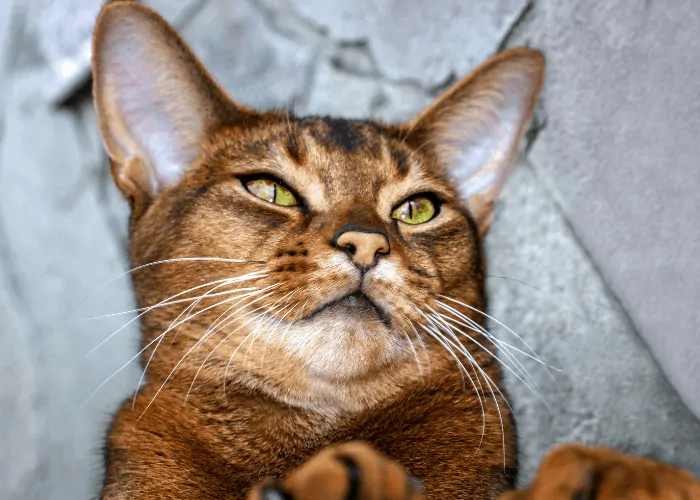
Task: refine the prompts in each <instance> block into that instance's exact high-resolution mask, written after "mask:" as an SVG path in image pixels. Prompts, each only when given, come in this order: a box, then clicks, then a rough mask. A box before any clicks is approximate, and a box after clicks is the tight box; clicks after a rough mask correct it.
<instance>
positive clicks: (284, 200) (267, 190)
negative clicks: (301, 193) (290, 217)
mask: <svg viewBox="0 0 700 500" xmlns="http://www.w3.org/2000/svg"><path fill="white" fill-rule="evenodd" d="M243 185H244V186H245V188H246V189H247V190H248V192H249V193H250V194H252V195H253V196H257V197H258V198H260V199H261V200H265V201H266V202H268V203H274V204H275V205H281V206H283V207H293V206H296V205H297V199H296V198H295V197H294V195H293V194H292V192H291V191H290V190H289V189H287V188H286V187H284V185H283V184H282V183H281V182H279V181H275V180H272V179H266V178H258V179H250V180H247V181H244V182H243Z"/></svg>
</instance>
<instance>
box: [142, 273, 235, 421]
mask: <svg viewBox="0 0 700 500" xmlns="http://www.w3.org/2000/svg"><path fill="white" fill-rule="evenodd" d="M229 284H230V282H229V281H226V282H224V283H220V284H218V285H216V286H215V287H214V288H212V289H210V290H208V291H207V292H206V293H205V294H203V295H201V296H200V297H198V299H197V300H196V301H195V302H193V303H192V304H190V305H189V306H187V307H186V308H185V309H183V310H182V312H180V314H178V315H177V317H176V318H175V319H174V320H173V321H171V322H170V325H169V326H168V328H167V329H166V330H165V331H164V332H163V335H162V337H160V340H159V341H158V343H157V344H156V346H155V347H154V348H153V351H151V355H150V356H149V358H148V361H147V362H146V365H145V366H144V368H143V371H142V372H141V378H139V382H138V385H137V386H136V393H137V394H138V391H139V388H140V387H141V383H142V382H143V379H144V377H145V376H146V372H147V371H148V367H149V366H150V365H151V360H153V356H155V354H156V351H157V350H158V347H160V344H161V342H162V341H163V339H164V338H165V335H166V334H167V333H168V332H170V331H171V330H172V329H173V328H175V326H174V325H175V324H176V323H177V325H178V326H177V328H178V331H179V328H180V327H181V326H182V325H183V324H184V323H186V322H187V321H189V320H190V319H192V318H194V317H195V316H197V315H192V314H190V313H188V314H187V317H186V318H185V319H184V320H183V321H180V322H178V320H179V319H180V318H181V317H182V315H183V314H184V313H185V312H186V311H188V310H189V311H192V310H194V308H195V307H196V306H197V304H199V303H200V302H201V301H202V300H204V298H205V297H206V296H207V295H208V294H209V293H210V292H213V291H214V290H216V289H217V288H219V287H221V286H227V285H229ZM237 292H240V289H236V290H230V291H228V292H224V293H228V294H233V293H237ZM235 298H236V299H239V298H240V296H236V297H235ZM229 300H230V299H225V300H222V301H220V302H218V303H216V304H214V305H213V306H211V308H214V307H218V306H220V305H222V304H224V303H227V302H228V301H229ZM208 309H209V308H207V309H204V310H203V311H201V312H204V311H207V310H208ZM176 333H177V332H176ZM174 341H175V338H174V337H173V342H174ZM173 342H171V343H170V345H172V344H173ZM135 405H136V398H134V399H133V400H132V403H131V408H132V410H133V409H134V406H135Z"/></svg>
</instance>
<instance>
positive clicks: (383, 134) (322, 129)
mask: <svg viewBox="0 0 700 500" xmlns="http://www.w3.org/2000/svg"><path fill="white" fill-rule="evenodd" d="M93 57H94V99H95V106H96V111H97V116H98V122H99V125H100V129H101V133H102V138H103V141H104V144H105V148H106V150H107V153H108V155H109V158H110V160H111V169H112V174H113V176H114V180H115V182H116V184H117V186H118V188H119V189H120V191H121V192H122V194H123V195H124V197H125V198H126V199H127V200H128V201H129V203H130V205H131V220H130V251H131V260H132V264H133V265H134V266H136V267H138V269H137V270H136V271H135V272H134V274H133V282H134V286H135V290H136V297H137V300H138V303H139V305H140V306H141V307H144V308H146V309H145V313H144V314H143V316H142V329H143V351H142V353H143V354H142V356H143V363H144V365H145V372H146V374H147V382H146V383H145V384H144V385H143V386H142V388H141V389H140V390H139V391H138V393H137V394H136V395H135V396H134V397H133V398H131V399H130V400H128V401H126V402H125V403H124V404H123V406H122V407H121V409H120V410H119V411H118V412H117V414H116V416H115V418H114V421H113V424H112V427H111V429H110V431H109V434H108V437H107V445H106V466H107V475H106V480H105V484H104V488H103V491H102V497H103V498H105V499H174V498H177V499H202V500H203V499H217V500H220V499H238V498H250V499H261V498H262V499H298V500H305V499H328V500H334V499H380V498H382V499H389V500H393V499H399V498H400V499H409V498H416V499H417V498H430V499H452V498H469V499H495V498H501V497H503V498H508V499H511V500H512V499H535V498H537V499H540V498H542V499H555V500H556V499H584V498H585V499H592V498H599V499H617V498H638V499H642V498H644V499H651V498H654V499H661V498H700V486H699V485H698V483H697V482H696V481H695V480H694V479H693V478H692V476H690V475H689V474H688V473H686V472H683V471H680V470H677V469H674V468H671V467H670V466H666V465H662V464H658V463H654V462H651V461H648V460H645V459H642V458H635V457H630V456H626V455H622V454H619V453H617V452H614V451H611V450H607V449H600V448H587V447H583V446H578V445H565V446H562V447H559V448H556V449H554V450H553V451H552V452H551V453H550V454H549V455H548V456H547V458H546V459H545V461H544V463H543V464H542V467H541V469H540V472H539V474H538V476H537V477H536V479H535V481H534V483H533V485H532V486H531V487H530V488H529V489H526V490H521V491H511V492H509V491H508V490H510V489H512V488H513V487H514V477H515V474H516V470H517V450H516V439H515V427H514V425H513V422H512V420H511V414H510V412H509V409H508V406H507V405H506V404H505V401H504V396H503V387H502V384H501V374H500V371H499V366H498V364H497V363H496V362H495V360H494V357H493V356H492V353H494V352H495V351H494V345H493V343H492V342H491V341H490V336H489V333H488V331H487V330H486V329H485V315H484V313H483V312H482V311H484V310H485V308H486V297H485V294H484V278H485V271H484V269H485V268H484V259H483V255H482V252H481V245H480V238H481V237H482V236H483V235H485V234H486V232H487V231H488V229H489V225H490V224H491V220H492V216H493V211H492V207H493V204H494V200H495V198H496V196H497V195H498V193H499V191H500V189H501V186H502V185H503V182H504V181H505V179H506V175H507V173H508V171H509V169H510V168H511V165H512V163H513V157H514V156H515V153H516V150H517V147H518V144H519V142H520V140H521V138H522V136H523V133H524V130H525V127H526V125H527V123H528V121H529V120H530V118H531V115H532V112H533V107H534V106H535V103H536V100H537V99H538V95H539V92H540V88H541V86H542V81H543V75H544V59H543V57H542V55H541V54H539V53H538V52H536V51H534V50H530V49H514V50H508V51H505V52H502V53H500V54H498V55H496V56H495V57H493V58H492V59H490V60H489V61H487V62H486V63H485V64H483V65H482V66H480V67H479V68H477V69H476V70H475V71H474V72H473V73H472V74H471V75H470V76H468V77H467V78H465V79H463V80H462V81H460V82H458V83H457V84H455V85H454V86H453V88H452V89H451V90H449V91H448V92H447V93H446V94H445V95H444V96H442V97H441V98H439V99H438V100H437V101H436V102H435V103H434V104H433V105H432V106H430V107H429V108H428V109H426V110H425V111H423V112H422V113H420V114H419V115H418V116H417V117H416V118H415V119H414V120H412V121H411V122H410V123H405V124H399V125H385V124H381V123H377V122H373V121H350V120H342V119H334V118H315V117H311V118H308V117H307V118H297V117H295V116H293V115H292V114H290V113H288V112H257V111H255V110H253V109H250V108H248V107H245V106H243V105H240V104H237V103H235V102H234V101H233V100H231V99H230V98H229V97H228V96H227V95H226V94H225V92H224V91H223V90H222V89H221V88H220V87H219V86H218V85H217V84H216V83H215V82H214V81H213V79H212V78H211V77H210V76H209V75H208V73H207V72H206V71H205V69H204V68H203V67H202V66H201V64H200V63H199V62H198V61H197V59H196V58H195V56H194V55H193V54H192V52H191V51H190V50H189V49H188V47H187V46H186V45H185V43H184V42H183V41H182V40H181V39H180V37H179V36H178V35H177V34H176V33H175V32H174V30H173V29H172V28H171V27H170V26H169V25H168V24H167V23H166V22H165V21H164V20H163V19H162V18H161V17H159V16H158V15H157V14H156V13H154V12H153V11H152V10H150V9H148V8H146V7H143V6H140V5H138V4H135V3H131V2H114V3H110V4H108V5H107V6H106V7H104V8H103V10H102V13H101V15H100V17H99V19H98V22H97V27H96V31H95V38H94V52H93ZM674 494H675V495H676V496H674ZM683 495H684V496H683Z"/></svg>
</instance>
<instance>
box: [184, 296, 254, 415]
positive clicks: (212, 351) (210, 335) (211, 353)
mask: <svg viewBox="0 0 700 500" xmlns="http://www.w3.org/2000/svg"><path fill="white" fill-rule="evenodd" d="M261 298H264V297H261ZM249 305H250V304H246V305H244V306H243V307H240V308H238V309H237V310H236V311H234V312H233V313H231V314H230V315H228V316H227V318H226V319H225V320H224V321H227V320H228V319H229V318H231V317H232V316H233V315H234V314H235V313H236V312H238V311H240V310H242V309H245V307H247V306H249ZM261 309H262V307H258V308H256V309H253V310H252V311H249V312H247V313H245V314H243V315H242V316H240V317H238V318H236V319H238V320H240V319H243V318H245V317H246V316H248V315H250V314H253V313H255V312H257V311H260V310H261ZM258 316H259V315H258ZM258 316H255V317H254V318H252V319H251V320H248V321H246V322H245V323H243V324H242V325H239V326H238V327H237V328H235V329H234V330H233V331H232V332H230V333H229V334H228V335H226V336H225V337H224V338H223V339H222V340H221V342H219V343H218V344H217V345H216V346H215V347H214V348H213V349H212V350H211V351H210V352H209V354H207V356H206V358H204V361H202V364H201V365H199V369H198V370H197V373H195V375H194V377H193V378H192V383H191V384H190V387H189V389H188V390H187V395H186V396H185V403H187V399H188V398H189V395H190V392H191V391H192V387H193V386H194V383H195V381H196V380H197V377H198V376H199V372H201V371H202V368H204V365H205V364H206V362H207V361H208V360H209V358H210V357H211V356H212V355H213V354H214V352H215V351H216V350H217V349H218V348H219V347H220V346H221V345H222V344H223V343H224V342H226V341H227V340H228V339H229V338H230V337H231V336H232V335H233V334H234V333H236V332H237V331H238V330H240V329H241V328H243V327H244V326H246V325H248V324H249V323H250V321H253V320H255V318H257V317H258ZM236 319H234V320H231V321H229V322H228V323H226V324H225V325H222V326H219V327H217V328H215V329H213V330H212V331H211V333H210V334H209V337H212V336H213V335H214V334H215V333H216V332H218V331H220V330H221V329H223V328H225V327H226V326H228V325H230V324H231V323H233V322H234V321H236ZM210 329H211V327H210ZM205 335H206V333H205ZM249 336H250V334H248V335H246V337H245V338H244V339H243V341H242V342H241V343H240V344H239V345H238V346H237V347H236V349H235V351H234V355H235V354H236V352H237V351H238V349H239V348H240V347H241V345H243V343H244V342H245V340H246V339H247V338H248V337H249ZM224 390H225V382H224Z"/></svg>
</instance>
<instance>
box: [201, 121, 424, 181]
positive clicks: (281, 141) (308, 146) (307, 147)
mask: <svg viewBox="0 0 700 500" xmlns="http://www.w3.org/2000/svg"><path fill="white" fill-rule="evenodd" d="M213 144H214V150H215V151H216V153H215V155H214V156H216V155H218V156H222V155H223V156H224V157H225V159H226V160H230V161H239V162H243V163H250V162H251V161H255V160H261V161H268V160H271V159H272V160H273V161H275V160H278V163H279V164H280V166H281V167H282V168H284V167H285V166H290V165H291V166H292V167H294V169H295V170H301V171H308V172H314V173H316V174H318V175H320V176H322V177H324V178H329V177H330V178H333V177H337V176H338V175H339V174H353V175H356V176H358V180H360V178H364V179H365V180H373V181H375V182H376V181H382V180H397V179H399V180H400V179H404V178H406V177H407V176H408V174H409V172H410V171H411V170H419V169H421V168H422V167H423V166H424V165H425V163H426V162H425V161H424V160H425V159H424V158H423V157H422V155H419V154H417V153H416V152H414V151H413V150H412V149H411V148H410V146H409V145H408V144H407V143H406V142H405V141H404V140H403V137H402V136H401V133H400V131H399V130H398V129H397V128H395V127H392V126H390V125H384V124H381V123H378V122H373V121H369V120H352V119H343V118H334V117H304V118H299V119H296V118H294V117H292V116H290V115H286V114H274V115H267V116H264V117H260V118H259V119H258V120H257V121H256V122H255V123H254V124H252V126H251V125H250V124H249V125H248V126H247V127H240V126H237V127H235V128H232V129H224V130H223V131H222V132H221V133H220V134H219V135H218V136H217V137H216V138H215V139H214V141H213ZM279 160H281V161H279ZM341 177H344V175H341Z"/></svg>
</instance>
